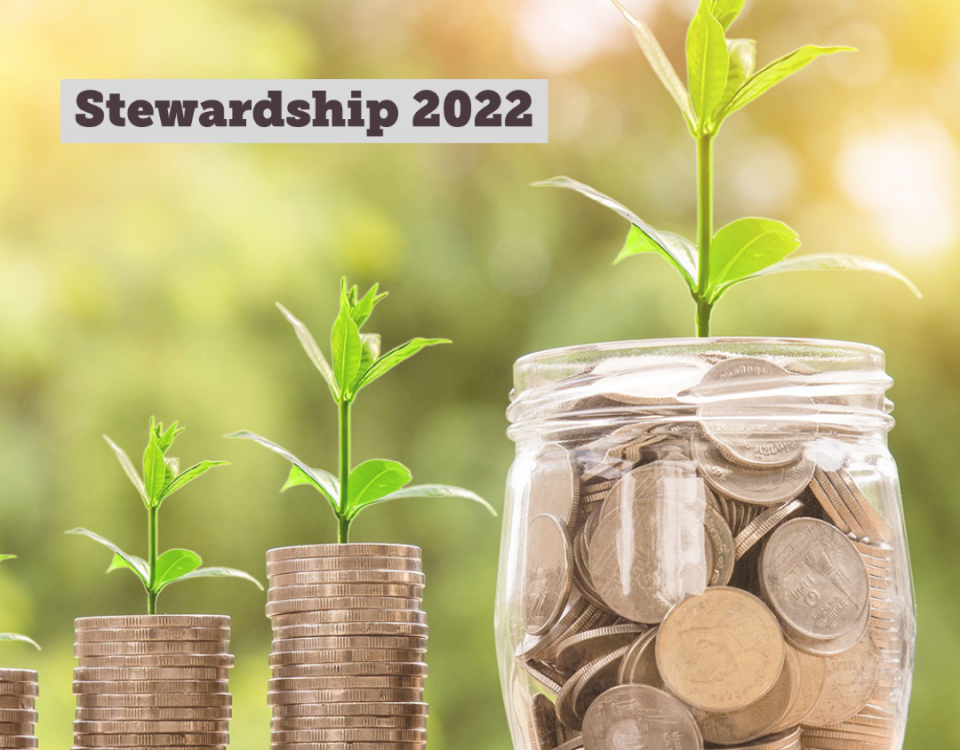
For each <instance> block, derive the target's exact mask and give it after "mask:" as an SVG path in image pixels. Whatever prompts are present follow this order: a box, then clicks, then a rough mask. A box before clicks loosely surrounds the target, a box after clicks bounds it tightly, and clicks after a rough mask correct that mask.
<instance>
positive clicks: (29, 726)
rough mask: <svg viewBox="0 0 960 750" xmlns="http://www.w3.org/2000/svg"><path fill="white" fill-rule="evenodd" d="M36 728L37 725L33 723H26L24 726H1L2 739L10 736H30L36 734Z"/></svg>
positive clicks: (0, 734)
mask: <svg viewBox="0 0 960 750" xmlns="http://www.w3.org/2000/svg"><path fill="white" fill-rule="evenodd" d="M34 727H35V725H34V724H33V723H32V722H26V723H24V724H11V723H5V724H0V737H9V736H10V735H13V736H15V737H23V736H29V735H32V734H33V733H34V732H33V730H34Z"/></svg>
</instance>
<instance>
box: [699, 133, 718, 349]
mask: <svg viewBox="0 0 960 750" xmlns="http://www.w3.org/2000/svg"><path fill="white" fill-rule="evenodd" d="M713 138H714V135H713V133H701V134H700V135H699V136H697V249H698V254H699V262H698V271H697V295H696V296H697V336H709V335H710V314H711V313H712V312H713V304H712V303H711V302H709V301H708V300H707V297H706V294H707V290H708V288H709V285H710V242H711V241H712V240H713Z"/></svg>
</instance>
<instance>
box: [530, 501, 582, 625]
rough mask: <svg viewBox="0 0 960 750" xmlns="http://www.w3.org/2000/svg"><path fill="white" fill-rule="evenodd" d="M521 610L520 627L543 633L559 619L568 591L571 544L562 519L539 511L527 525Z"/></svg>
mask: <svg viewBox="0 0 960 750" xmlns="http://www.w3.org/2000/svg"><path fill="white" fill-rule="evenodd" d="M526 547H527V549H526V557H525V561H524V565H523V577H522V586H521V588H522V591H521V594H520V596H521V601H522V604H521V612H520V619H521V623H522V625H523V629H524V630H525V631H526V632H527V633H529V634H530V635H543V634H544V633H546V632H547V631H549V630H550V628H551V627H552V626H553V625H554V624H555V623H556V622H557V620H559V619H560V616H561V615H562V614H563V610H564V608H565V607H566V604H567V598H568V597H569V594H570V587H571V585H572V573H573V545H572V544H571V541H570V535H569V533H568V532H567V527H566V525H565V524H564V523H563V521H562V520H561V519H560V518H558V517H557V516H553V515H550V514H549V513H543V514H541V515H539V516H536V517H535V518H533V519H532V520H531V521H530V524H529V526H528V527H527V544H526Z"/></svg>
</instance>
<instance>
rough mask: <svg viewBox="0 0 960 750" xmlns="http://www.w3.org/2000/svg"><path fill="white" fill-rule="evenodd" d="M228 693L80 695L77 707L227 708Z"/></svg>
mask: <svg viewBox="0 0 960 750" xmlns="http://www.w3.org/2000/svg"><path fill="white" fill-rule="evenodd" d="M231 704H232V698H231V696H230V693H169V694H168V693H112V694H104V693H82V694H80V695H77V705H78V706H80V707H82V708H174V707H178V708H179V707H187V708H190V707H201V706H229V705H231Z"/></svg>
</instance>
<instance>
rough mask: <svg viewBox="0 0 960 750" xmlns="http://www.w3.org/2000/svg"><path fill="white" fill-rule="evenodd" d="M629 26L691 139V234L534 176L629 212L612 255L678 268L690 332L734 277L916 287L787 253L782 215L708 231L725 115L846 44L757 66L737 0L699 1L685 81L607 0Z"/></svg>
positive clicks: (850, 263)
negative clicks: (822, 276)
mask: <svg viewBox="0 0 960 750" xmlns="http://www.w3.org/2000/svg"><path fill="white" fill-rule="evenodd" d="M612 2H613V3H614V5H616V6H617V9H618V10H619V11H620V13H622V14H623V17H624V18H625V19H626V20H627V22H628V23H629V24H630V26H631V27H632V28H633V33H634V35H635V36H636V39H637V42H638V44H639V45H640V48H641V49H642V50H643V53H644V55H646V58H647V60H648V61H649V63H650V65H651V66H652V67H653V70H654V72H655V73H656V74H657V76H658V77H659V78H660V81H661V82H662V83H663V85H664V86H665V87H666V89H667V91H668V92H669V93H670V95H671V96H672V97H673V99H674V101H675V102H676V103H677V105H678V106H679V107H680V111H681V112H682V114H683V117H684V120H685V121H686V123H687V127H688V129H689V131H690V135H691V136H693V138H694V140H695V141H696V145H697V241H696V243H694V242H691V241H690V240H688V239H687V238H685V237H681V236H680V235H677V234H673V233H671V232H664V231H660V230H657V229H654V228H653V227H652V226H650V225H649V224H647V223H646V222H645V221H643V220H642V219H641V218H640V217H639V216H637V215H636V214H635V213H633V212H632V211H630V210H629V209H628V208H626V207H625V206H623V205H621V204H620V203H618V202H617V201H615V200H613V199H612V198H610V197H608V196H606V195H604V194H603V193H600V192H598V191H597V190H594V189H593V188H591V187H589V186H587V185H584V184H583V183H580V182H577V181H575V180H572V179H570V178H568V177H555V178H553V179H551V180H546V181H545V182H539V183H535V184H536V185H537V186H543V187H559V188H567V189H570V190H575V191H577V192H579V193H581V194H583V195H585V196H586V197H588V198H590V199H591V200H594V201H596V202H598V203H600V204H601V205H604V206H606V207H607V208H609V209H612V210H613V211H616V212H617V213H618V214H620V215H621V216H623V217H624V218H625V219H627V220H628V221H629V222H630V224H631V227H630V232H629V234H628V235H627V240H626V244H625V245H624V246H623V249H622V250H621V251H620V253H619V255H617V257H616V259H615V260H614V264H617V263H619V262H620V261H622V260H624V259H626V258H629V257H632V256H634V255H640V254H643V253H656V254H658V255H660V256H661V257H663V258H664V259H666V260H667V262H669V263H670V265H672V266H673V267H674V268H675V269H676V270H677V272H678V273H679V274H680V275H681V276H682V277H683V280H684V282H685V283H686V285H687V288H688V289H689V290H690V295H691V296H692V297H693V300H694V302H695V303H696V308H697V314H696V330H697V335H698V336H709V335H710V317H711V315H712V313H713V309H714V307H715V306H716V304H717V303H718V302H719V301H720V298H721V297H722V296H723V295H724V294H725V293H726V292H727V290H729V289H730V288H731V287H733V286H734V285H736V284H739V283H740V282H743V281H747V280H749V279H756V278H760V277H763V276H769V275H771V274H775V273H784V272H787V271H818V270H861V271H873V272H875V273H880V274H885V275H887V276H891V277H893V278H895V279H898V280H899V281H901V282H903V283H904V284H906V285H907V286H908V287H909V289H910V290H911V291H912V292H913V293H914V294H916V295H917V296H918V297H919V296H920V292H919V290H918V289H917V288H916V286H914V284H913V283H912V282H911V281H910V280H909V279H907V278H906V277H905V276H903V275H902V274H901V273H899V272H898V271H896V270H895V269H893V268H891V267H890V266H889V265H887V264H885V263H882V262H880V261H877V260H873V259H871V258H864V257H860V256H856V255H845V254H834V253H819V254H815V255H803V256H799V257H793V256H792V254H793V252H794V251H795V250H797V248H799V247H800V238H799V237H798V236H797V233H796V232H795V231H794V230H793V229H791V228H790V227H788V226H787V225H786V224H784V223H783V222H780V221H774V220H772V219H761V218H744V219H739V220H737V221H734V222H733V223H731V224H728V225H727V226H725V227H723V228H722V229H720V230H719V231H717V232H716V233H714V226H713V194H714V184H713V183H714V172H713V150H714V140H715V139H716V137H717V135H718V134H719V132H720V128H721V126H722V125H723V123H724V121H725V120H726V119H727V118H728V117H730V115H732V114H733V113H734V112H737V111H739V110H740V109H742V108H743V107H745V106H747V105H748V104H750V103H751V102H752V101H754V100H755V99H757V98H758V97H760V96H761V95H762V94H764V93H766V92H767V91H769V90H770V89H771V88H773V87H774V86H776V85H777V84H778V83H780V82H782V81H784V80H785V79H787V78H789V77H790V76H792V75H793V74H794V73H797V72H799V71H800V70H802V69H803V68H805V67H806V66H808V65H809V64H810V63H812V62H813V61H814V60H816V59H817V58H819V57H823V56H825V55H833V54H836V53H838V52H853V51H855V50H854V49H853V48H851V47H818V46H815V45H806V46H804V47H801V48H800V49H797V50H795V51H793V52H791V53H790V54H788V55H785V56H783V57H781V58H779V59H778V60H774V61H773V62H772V63H770V64H769V65H767V66H766V67H764V68H761V69H760V70H756V69H755V68H756V54H757V45H756V42H755V41H754V40H752V39H728V38H727V36H726V33H727V31H728V30H729V29H730V26H731V25H732V24H733V23H734V21H736V19H737V17H738V16H739V15H740V12H741V11H742V10H743V5H744V0H700V5H699V8H698V9H697V13H696V15H695V16H694V17H693V21H692V22H691V23H690V28H689V31H688V33H687V45H686V47H687V49H686V56H687V78H688V87H685V86H684V85H683V83H682V82H681V80H680V78H679V76H678V75H677V73H676V71H675V70H674V68H673V66H672V65H671V63H670V60H669V59H668V58H667V56H666V54H665V53H664V51H663V49H662V48H661V47H660V45H659V43H658V42H657V40H656V38H655V37H654V36H653V33H652V32H651V31H650V29H649V28H648V27H647V26H646V25H645V24H644V23H643V22H642V21H640V20H639V19H638V18H636V17H635V16H634V15H633V14H632V13H631V12H630V11H629V10H628V9H627V8H625V7H624V6H623V5H622V4H621V3H620V2H618V0H612Z"/></svg>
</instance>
